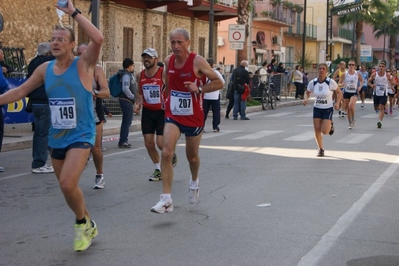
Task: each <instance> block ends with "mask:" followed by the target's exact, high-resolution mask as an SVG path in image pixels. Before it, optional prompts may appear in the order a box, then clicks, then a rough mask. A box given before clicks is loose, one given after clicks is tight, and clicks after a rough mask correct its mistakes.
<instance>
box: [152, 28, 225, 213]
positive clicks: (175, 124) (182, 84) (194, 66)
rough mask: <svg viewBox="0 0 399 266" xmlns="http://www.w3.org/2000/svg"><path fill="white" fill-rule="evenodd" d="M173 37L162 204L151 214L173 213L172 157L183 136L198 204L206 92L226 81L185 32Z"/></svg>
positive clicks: (167, 64)
mask: <svg viewBox="0 0 399 266" xmlns="http://www.w3.org/2000/svg"><path fill="white" fill-rule="evenodd" d="M169 38H170V44H171V48H172V52H173V54H172V55H169V56H168V57H166V59H165V70H164V72H163V73H164V81H165V84H166V86H167V92H168V93H167V95H168V97H167V99H166V101H165V127H164V132H163V135H164V142H163V148H162V160H161V170H162V185H163V193H162V194H161V196H160V201H159V202H158V203H157V204H156V205H155V206H153V207H152V208H151V211H152V212H155V213H165V212H171V211H173V200H172V196H171V189H172V181H173V168H172V158H173V154H174V151H175V147H176V143H177V141H178V139H179V138H180V135H181V133H183V134H185V135H186V156H187V160H188V161H189V165H190V172H191V177H190V180H189V189H188V201H189V203H190V204H195V203H197V202H198V200H199V181H198V172H199V167H200V158H199V155H198V150H199V145H200V142H201V136H202V130H203V128H204V111H203V108H202V99H203V95H202V93H205V92H211V91H216V90H220V89H222V88H223V83H222V81H221V80H220V79H219V77H218V76H217V74H216V73H215V72H214V71H213V70H212V68H211V67H210V65H209V64H208V62H206V60H205V59H204V58H203V57H202V56H199V55H197V54H195V53H193V52H190V50H189V46H190V36H189V34H188V32H187V31H186V30H185V29H182V28H177V29H174V30H173V31H172V32H171V33H170V35H169ZM203 75H205V76H206V77H207V78H208V79H209V80H210V82H209V83H207V84H205V85H202V84H200V83H201V80H202V76H203Z"/></svg>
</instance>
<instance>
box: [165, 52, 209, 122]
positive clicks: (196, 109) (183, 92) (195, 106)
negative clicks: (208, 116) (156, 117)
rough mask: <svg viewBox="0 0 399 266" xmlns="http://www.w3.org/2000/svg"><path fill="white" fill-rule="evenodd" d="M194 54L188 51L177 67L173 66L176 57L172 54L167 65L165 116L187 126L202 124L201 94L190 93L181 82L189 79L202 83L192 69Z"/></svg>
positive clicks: (198, 83)
mask: <svg viewBox="0 0 399 266" xmlns="http://www.w3.org/2000/svg"><path fill="white" fill-rule="evenodd" d="M195 56H196V54H195V53H190V55H189V57H188V58H187V60H186V63H185V64H184V66H183V67H182V68H181V69H177V68H175V66H174V61H175V58H176V57H175V55H172V56H171V57H170V60H169V65H168V80H169V86H168V88H169V95H168V98H167V99H166V101H165V117H166V118H172V119H173V120H175V121H176V122H178V123H179V124H182V125H184V126H188V127H202V126H204V111H203V108H202V98H203V94H202V93H201V94H196V93H191V92H189V91H188V90H187V88H186V87H185V86H184V84H183V82H184V81H191V82H194V83H196V84H197V86H199V85H202V81H201V78H199V77H197V76H196V75H195V73H194V71H193V64H194V58H195Z"/></svg>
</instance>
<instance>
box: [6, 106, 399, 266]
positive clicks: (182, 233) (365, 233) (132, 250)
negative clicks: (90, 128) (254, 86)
mask: <svg viewBox="0 0 399 266" xmlns="http://www.w3.org/2000/svg"><path fill="white" fill-rule="evenodd" d="M394 111H396V113H395V112H394V115H393V116H387V117H385V119H384V121H383V127H382V129H377V126H376V123H377V121H378V119H377V115H376V114H375V113H374V111H373V109H372V105H371V103H367V104H366V106H365V108H360V104H358V105H357V124H356V127H355V128H354V129H352V130H349V129H348V128H347V124H348V122H347V121H346V118H337V114H335V115H334V123H335V133H334V135H333V136H325V137H324V148H325V154H326V156H325V157H324V158H317V157H316V152H317V147H316V143H315V141H314V138H313V127H312V107H311V106H310V105H309V106H307V107H303V106H292V107H286V108H282V109H276V110H267V111H263V112H255V113H251V114H249V115H248V116H249V117H250V119H251V120H249V121H240V120H238V121H233V120H225V119H223V120H222V124H221V126H220V127H221V132H219V133H212V132H211V129H212V128H211V119H210V118H208V120H207V123H206V125H207V126H206V131H207V132H209V133H204V134H203V139H202V142H201V149H200V156H201V169H200V202H199V203H198V204H197V205H196V206H193V205H190V204H189V203H188V200H187V192H188V180H189V177H190V172H189V169H188V163H187V161H186V159H185V146H184V136H182V137H181V139H180V140H179V143H178V146H177V150H176V151H177V155H178V157H179V162H178V165H177V166H176V167H175V168H174V176H175V177H174V183H173V193H172V197H173V200H174V207H175V208H174V211H173V212H172V213H169V214H154V213H151V212H150V208H151V207H152V206H153V205H155V204H156V203H157V201H158V200H159V195H160V193H161V186H162V185H161V183H160V182H156V183H151V182H148V176H149V175H150V174H151V173H152V171H153V165H152V162H151V160H150V159H149V157H148V154H147V152H146V150H145V148H144V143H143V138H142V136H141V134H140V133H139V132H134V133H131V134H130V137H129V140H130V142H131V143H132V145H133V148H132V149H130V150H121V149H119V148H117V140H116V136H108V137H106V138H105V142H104V146H105V147H106V148H107V151H105V152H104V157H105V158H104V161H105V163H104V174H105V178H106V188H105V189H104V190H93V189H92V186H93V182H94V173H95V172H94V165H93V163H92V162H91V163H90V164H89V167H88V168H87V169H86V170H85V172H84V174H83V177H82V178H81V182H80V185H81V188H82V190H83V192H84V194H85V199H86V203H87V206H88V209H89V211H90V213H91V216H92V218H93V219H94V220H95V221H96V222H97V224H98V228H99V236H98V237H97V238H96V239H95V240H94V241H93V244H92V246H91V247H90V248H89V249H88V250H87V251H85V252H82V253H75V252H74V251H73V248H72V244H73V234H74V231H73V223H74V216H73V213H72V212H71V211H70V210H69V208H68V207H67V206H66V204H65V200H64V198H63V196H62V194H61V192H60V190H59V188H58V184H57V181H56V178H55V176H54V175H53V174H46V175H34V174H31V173H30V162H31V149H25V150H17V151H9V152H7V153H3V154H2V157H1V158H2V165H5V166H7V172H4V173H1V174H0V224H1V227H0V265H7V266H9V265H87V266H91V265H96V266H98V265H162V266H164V265H216V266H218V265H272V266H285V265H300V266H303V265H322V266H325V265H327V266H329V265H332V266H335V265H349V266H358V265H359V266H360V265H373V266H387V265H399V230H398V225H399V204H398V196H397V194H398V193H397V192H398V191H399V181H398V169H397V168H398V165H399V156H398V146H399V128H398V119H399V110H398V109H396V110H394ZM266 203H267V204H266ZM269 204H270V206H267V205H269ZM258 205H259V206H258ZM265 205H266V206H265Z"/></svg>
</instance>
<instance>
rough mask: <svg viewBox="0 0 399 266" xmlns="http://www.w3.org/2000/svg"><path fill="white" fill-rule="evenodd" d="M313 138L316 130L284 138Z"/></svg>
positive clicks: (302, 139) (306, 139)
mask: <svg viewBox="0 0 399 266" xmlns="http://www.w3.org/2000/svg"><path fill="white" fill-rule="evenodd" d="M311 139H314V131H306V132H303V133H301V134H298V135H295V136H292V137H289V138H286V139H284V140H288V141H309V140H311Z"/></svg>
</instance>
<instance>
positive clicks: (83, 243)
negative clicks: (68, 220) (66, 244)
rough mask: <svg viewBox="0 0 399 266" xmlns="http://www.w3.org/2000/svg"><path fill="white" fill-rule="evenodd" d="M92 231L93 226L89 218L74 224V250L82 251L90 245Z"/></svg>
mask: <svg viewBox="0 0 399 266" xmlns="http://www.w3.org/2000/svg"><path fill="white" fill-rule="evenodd" d="M96 231H97V230H96ZM92 232H93V228H92V226H91V221H90V220H87V222H86V223H85V224H75V240H74V243H73V249H74V250H75V251H84V250H86V249H88V248H89V247H90V245H91V239H92Z"/></svg>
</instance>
